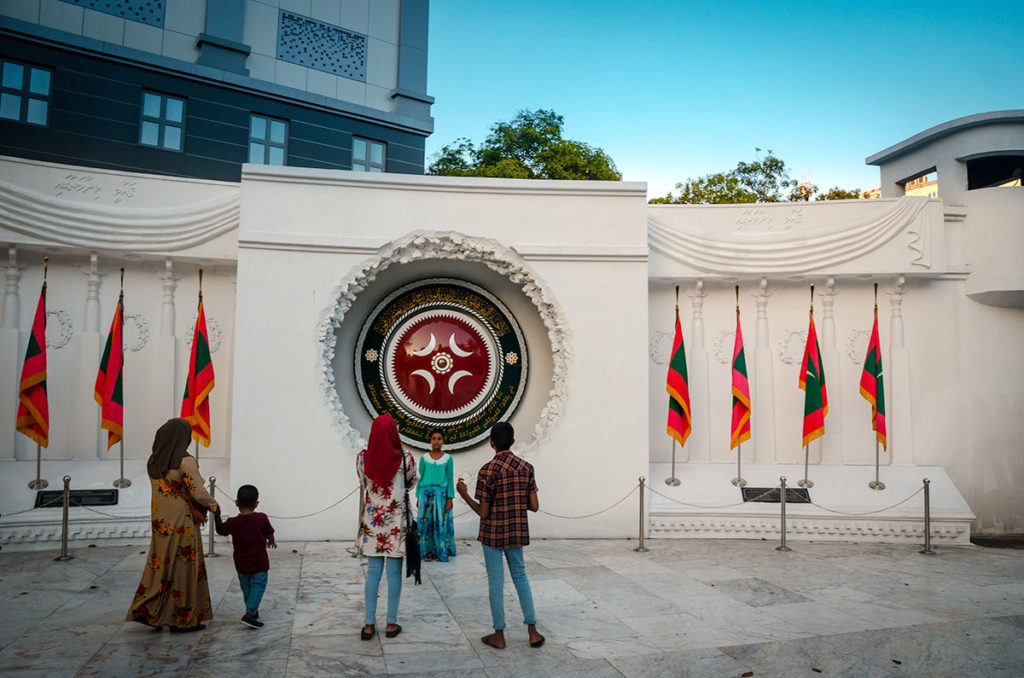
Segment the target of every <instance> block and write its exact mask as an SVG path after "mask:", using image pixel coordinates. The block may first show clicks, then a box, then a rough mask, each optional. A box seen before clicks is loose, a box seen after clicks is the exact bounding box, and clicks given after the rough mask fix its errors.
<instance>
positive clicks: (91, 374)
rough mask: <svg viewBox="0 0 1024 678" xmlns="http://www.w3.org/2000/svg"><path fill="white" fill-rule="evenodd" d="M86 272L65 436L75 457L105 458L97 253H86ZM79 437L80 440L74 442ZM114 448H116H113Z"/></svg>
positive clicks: (84, 270) (83, 271)
mask: <svg viewBox="0 0 1024 678" xmlns="http://www.w3.org/2000/svg"><path fill="white" fill-rule="evenodd" d="M82 273H83V274H85V281H86V292H85V304H84V307H83V313H82V329H81V331H80V332H76V333H75V340H74V341H75V349H74V350H75V354H74V355H75V359H74V362H73V363H72V364H73V365H74V368H73V371H74V375H73V381H72V391H71V393H72V397H71V402H72V403H74V406H73V407H72V408H71V412H70V413H69V415H70V418H69V421H68V437H67V440H68V441H71V442H72V444H73V445H74V447H73V448H72V449H71V450H70V452H71V455H72V457H73V458H74V459H96V458H100V459H107V458H110V455H108V454H107V432H106V431H105V430H102V429H100V408H99V405H97V404H96V400H95V398H94V392H95V390H96V374H97V372H98V371H99V367H100V358H101V357H102V356H103V342H104V341H105V340H106V334H105V332H106V330H107V329H109V327H107V328H105V329H104V330H102V332H104V333H103V334H101V330H100V327H101V324H100V272H99V256H98V255H97V254H96V253H95V252H93V253H91V254H90V255H89V264H88V265H87V266H85V267H83V268H82ZM75 441H81V442H75ZM113 452H115V453H116V452H117V448H116V447H115V448H114V449H113Z"/></svg>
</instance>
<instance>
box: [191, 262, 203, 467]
mask: <svg viewBox="0 0 1024 678" xmlns="http://www.w3.org/2000/svg"><path fill="white" fill-rule="evenodd" d="M202 305H203V269H201V268H200V269H199V303H198V305H197V306H196V324H197V325H198V324H199V311H198V309H199V307H200V306H202ZM195 334H196V333H195V331H194V330H193V332H192V341H195V340H196V337H195ZM194 397H195V396H193V398H194ZM193 402H195V401H193ZM192 414H193V416H194V415H195V412H194V411H193V412H192ZM191 423H192V422H189V424H191ZM195 443H196V444H195V448H196V453H195V458H196V464H198V463H199V441H198V440H196V441H195Z"/></svg>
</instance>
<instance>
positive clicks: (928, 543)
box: [920, 478, 935, 556]
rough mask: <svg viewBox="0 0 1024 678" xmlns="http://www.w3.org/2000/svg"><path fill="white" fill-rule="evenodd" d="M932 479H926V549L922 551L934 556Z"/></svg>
mask: <svg viewBox="0 0 1024 678" xmlns="http://www.w3.org/2000/svg"><path fill="white" fill-rule="evenodd" d="M930 485H931V481H930V480H928V479H927V478H925V479H924V550H923V551H920V553H923V554H925V555H926V556H934V555H935V551H933V550H932V502H931V494H930V492H929V486H930Z"/></svg>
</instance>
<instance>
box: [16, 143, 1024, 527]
mask: <svg viewBox="0 0 1024 678" xmlns="http://www.w3.org/2000/svg"><path fill="white" fill-rule="evenodd" d="M917 162H925V163H928V162H931V161H930V160H929V159H928V158H920V159H918V161H917ZM0 170H2V179H0V243H2V244H3V245H4V250H3V252H2V254H3V256H2V265H3V266H4V268H5V278H4V280H5V288H4V294H3V298H2V302H3V305H2V309H0V319H2V327H0V412H7V413H8V414H7V415H4V416H2V417H0V513H2V514H3V515H2V516H0V543H27V542H45V541H54V540H57V539H59V513H60V512H59V509H39V510H35V511H27V509H29V507H30V506H31V504H32V502H33V500H34V494H35V493H34V492H33V491H31V490H29V488H28V487H27V483H28V481H30V480H31V479H33V478H34V477H35V461H34V459H35V445H34V444H31V443H30V442H29V441H28V440H27V439H25V438H24V436H21V435H20V434H17V433H16V432H15V430H14V413H15V410H16V393H17V383H18V378H19V375H20V370H21V364H22V360H23V357H24V351H25V345H26V341H27V336H28V331H29V329H30V327H31V322H32V315H33V313H34V311H35V306H36V302H37V300H38V296H39V287H40V283H41V280H42V259H43V257H44V256H49V258H50V266H49V277H48V300H47V302H48V303H47V310H48V326H47V347H48V348H47V357H48V382H47V383H48V392H49V397H50V422H51V443H50V447H49V448H48V449H46V450H44V451H43V464H42V476H43V477H44V478H46V479H47V480H48V481H49V483H50V488H49V489H57V488H59V486H60V484H61V483H60V479H61V477H62V476H63V475H65V474H68V475H70V476H72V478H73V481H72V487H76V488H108V487H112V481H113V480H114V479H115V478H116V477H118V475H119V468H118V448H116V447H115V448H114V449H113V450H110V451H107V450H106V448H105V432H103V433H101V432H100V430H99V427H98V422H99V412H98V407H97V406H96V404H95V402H94V401H93V396H92V391H93V383H94V381H95V376H96V370H97V368H98V364H99V357H100V353H101V350H102V344H103V342H104V341H105V339H106V334H107V331H108V329H109V326H110V321H111V317H110V316H111V314H112V313H113V310H114V305H115V304H116V300H117V293H118V271H119V269H120V268H121V267H122V266H123V267H124V268H125V295H126V296H125V300H126V301H125V303H126V313H127V317H126V321H125V347H126V370H125V374H126V381H125V422H126V433H125V456H126V458H127V462H126V475H127V476H128V477H129V478H130V479H131V480H132V481H133V485H132V486H131V487H130V488H128V489H127V490H124V491H122V495H121V501H120V502H119V504H118V505H117V506H113V507H109V506H108V507H102V513H95V512H90V511H87V510H86V509H81V508H74V509H72V513H71V518H72V532H71V538H72V539H96V538H104V537H118V536H136V537H137V536H143V535H145V534H147V533H148V523H149V521H148V507H149V486H148V481H147V479H146V475H145V470H144V462H145V458H146V457H147V456H148V453H149V447H150V444H151V441H152V435H153V432H154V431H155V429H156V427H157V426H158V425H159V424H160V423H161V422H162V421H163V420H165V419H166V418H168V417H170V416H175V415H176V414H177V413H178V411H179V408H180V398H181V392H182V390H183V384H184V376H185V369H186V366H187V361H188V348H189V343H190V341H191V326H192V323H193V322H194V316H195V307H196V293H197V285H198V275H197V271H198V269H199V268H200V267H202V268H203V269H204V271H205V275H204V279H203V293H204V298H205V307H206V312H207V316H208V322H209V326H210V327H209V329H210V335H211V343H212V344H213V346H212V348H213V363H214V369H215V373H216V387H215V388H214V391H213V393H212V397H211V411H212V415H213V425H212V428H213V444H212V445H211V447H210V448H202V449H201V450H200V453H199V454H200V465H201V468H202V469H203V473H204V475H206V476H210V475H215V476H216V477H217V478H218V484H219V485H220V486H221V487H223V488H225V489H227V490H229V491H231V490H233V489H234V488H235V487H236V486H237V485H239V484H242V483H253V484H255V485H257V486H258V487H259V488H260V490H261V493H262V495H263V497H262V500H263V504H262V506H263V508H264V509H265V510H267V512H268V513H270V514H271V515H276V516H299V515H305V514H314V515H312V516H310V517H308V518H303V519H297V520H282V521H278V522H277V527H278V529H279V530H280V531H281V534H282V538H289V539H325V538H330V539H347V538H350V537H351V536H352V533H353V531H354V524H355V516H354V511H355V503H356V502H355V499H354V498H353V497H351V496H350V497H349V498H347V499H345V500H344V501H342V502H341V503H340V504H338V505H336V506H334V507H333V508H329V509H328V507H330V506H331V505H332V504H335V503H336V502H338V500H340V499H342V498H343V497H346V496H347V495H348V494H349V493H350V492H351V491H352V490H353V489H354V488H355V487H356V475H355V470H354V457H355V453H356V452H357V451H358V450H359V449H360V447H361V445H362V444H363V442H364V439H365V435H366V433H367V431H368V427H369V422H370V415H369V413H368V412H367V411H366V408H365V407H364V406H363V405H362V402H361V401H360V399H359V397H358V395H357V392H356V390H355V383H354V378H353V367H352V365H353V363H352V361H353V355H352V353H353V347H354V346H355V337H356V336H357V335H358V332H359V330H360V327H361V323H362V321H363V320H365V319H366V318H367V316H368V314H369V312H370V310H371V309H372V308H373V307H374V306H375V305H376V304H377V303H378V302H379V301H380V300H381V299H382V298H384V297H385V296H386V295H387V294H388V293H389V292H391V291H393V290H394V289H397V288H398V287H400V286H401V285H403V284H405V283H408V282H410V281H415V280H420V279H422V278H424V277H450V278H458V279H462V280H467V281H469V282H471V283H473V284H476V285H478V286H480V287H483V288H485V289H487V290H489V291H490V292H491V293H492V294H494V295H495V296H496V297H497V298H499V299H500V300H501V301H502V302H503V303H504V304H505V305H506V306H507V307H508V309H509V310H510V311H511V312H512V314H513V315H514V316H515V317H516V319H517V320H518V322H519V323H520V325H521V327H522V331H523V335H524V337H525V340H526V343H527V345H528V347H529V351H530V372H529V379H528V382H527V385H526V387H525V392H524V394H523V397H522V400H521V402H520V404H519V406H518V408H517V409H516V410H515V412H514V413H513V415H512V417H511V421H512V423H513V424H514V425H515V427H516V431H517V438H518V442H517V446H516V448H517V449H518V450H520V451H521V452H522V454H523V455H524V456H525V457H526V458H527V459H528V460H529V461H530V462H531V463H533V464H534V466H535V467H536V470H537V478H538V485H539V488H540V499H541V508H542V511H543V512H542V513H541V514H540V515H537V516H536V517H535V518H533V519H532V523H531V524H532V526H533V529H534V533H535V534H536V535H537V536H541V537H543V536H550V537H556V536H561V537H565V536H568V537H574V536H575V537H590V536H607V537H623V536H630V535H635V534H636V530H637V510H638V509H637V503H636V499H637V497H636V494H633V495H632V496H631V497H630V498H629V499H628V500H627V501H624V502H622V503H621V504H618V505H615V506H614V507H613V508H611V509H610V510H608V511H606V512H603V513H600V514H599V515H596V516H593V517H589V518H580V516H585V515H588V514H592V513H595V512H598V511H602V510H603V509H606V508H609V507H612V506H613V505H614V504H615V502H617V501H618V500H620V499H621V498H622V497H623V496H624V495H626V494H627V493H628V492H629V491H630V490H631V489H632V488H633V487H634V486H635V485H636V482H637V478H638V477H639V476H646V477H647V479H648V481H649V482H650V484H651V485H650V486H651V489H652V491H653V493H652V494H651V495H650V496H649V497H648V498H649V499H650V504H649V506H648V512H649V528H650V534H651V535H655V536H718V537H768V538H774V537H775V535H777V529H778V505H777V504H758V505H742V503H741V502H739V491H738V490H737V489H736V488H735V487H733V486H732V484H731V483H730V482H729V481H730V479H731V478H733V477H734V476H735V475H736V473H737V469H736V453H735V451H730V450H729V449H728V430H729V408H730V394H729V386H730V369H731V358H732V342H733V332H734V329H735V303H736V302H735V292H734V286H735V285H736V284H737V282H738V283H739V284H740V307H741V312H742V321H743V333H744V339H745V349H746V358H747V365H748V375H749V378H750V386H751V398H752V401H753V414H752V427H751V428H752V438H751V440H750V441H748V442H747V443H744V444H743V447H742V461H743V466H742V471H741V473H742V475H743V476H744V477H745V478H746V479H747V480H748V481H749V483H750V484H751V485H752V486H762V487H773V486H774V485H775V484H777V483H778V479H779V477H780V476H782V475H785V476H786V477H787V479H788V482H789V484H790V486H791V487H792V486H793V485H794V484H795V482H796V481H797V480H799V479H800V478H802V477H803V474H804V466H803V462H804V452H803V449H802V448H801V447H800V430H801V428H800V427H801V418H802V402H803V401H802V397H803V393H802V392H801V391H799V390H798V389H797V380H798V370H799V365H800V360H801V357H802V351H803V346H804V340H805V338H806V334H805V333H806V330H807V311H808V302H809V285H810V284H811V283H812V282H813V283H815V304H814V311H815V322H816V326H817V330H818V335H819V341H820V343H821V349H822V356H823V363H824V366H825V374H826V383H827V388H828V394H829V404H830V411H829V415H828V417H827V419H826V433H825V436H824V437H823V438H822V439H820V440H819V441H816V442H815V443H813V444H812V445H811V447H810V450H809V452H810V455H809V462H810V463H809V467H808V477H809V478H810V479H812V480H813V481H814V483H815V485H814V487H813V488H811V498H812V501H814V502H815V504H816V505H811V506H807V505H804V506H802V507H799V506H796V507H791V512H792V515H791V529H792V531H793V532H794V533H795V534H792V535H791V536H794V537H796V538H801V537H803V538H814V539H855V540H873V541H878V540H892V541H908V540H919V539H920V538H921V536H922V525H921V512H922V505H921V497H920V495H917V496H915V497H913V498H912V500H911V501H907V502H905V503H904V504H903V505H901V506H898V507H895V508H893V509H887V508H886V507H889V506H892V505H894V504H897V503H898V502H900V501H901V500H903V499H904V498H906V497H908V496H909V495H911V494H913V493H914V492H916V491H917V490H918V489H920V487H921V480H922V478H923V477H929V478H930V479H931V481H932V502H933V507H932V512H933V517H934V518H935V519H936V525H935V534H934V536H935V538H936V540H937V541H938V542H942V541H945V542H947V543H964V542H966V540H967V538H968V536H969V534H970V532H971V531H974V532H975V533H985V534H1006V533H1020V532H1022V531H1024V499H1022V497H1024V495H1022V494H1021V493H1020V491H1019V488H1020V486H1021V484H1022V482H1024V455H1022V454H1021V450H1020V441H1021V440H1022V439H1024V417H1022V414H1024V386H1022V385H1021V384H1024V361H1022V360H1021V358H1020V355H1019V347H1020V345H1021V343H1022V339H1024V314H1022V312H1021V310H1020V308H1017V307H1014V306H1015V303H1014V299H1016V296H1015V295H1019V294H1020V291H1019V290H1016V287H1017V286H1018V285H1017V283H1016V282H1015V280H1016V278H1014V274H1013V271H1014V265H1013V263H1012V260H1014V259H1016V258H1019V248H1018V247H1017V243H1019V233H1020V232H1024V189H1020V188H1009V189H997V188H991V189H980V190H975V191H971V192H969V193H967V192H966V191H961V192H959V193H958V192H956V191H952V190H951V189H949V183H948V182H947V186H946V188H947V191H946V192H944V193H943V195H944V196H947V197H945V198H944V199H931V200H929V199H925V198H906V197H905V198H900V197H891V198H886V199H882V200H871V201H846V202H838V203H811V204H804V205H793V204H780V205H753V206H713V207H712V206H692V207H686V206H666V207H660V206H659V207H652V206H648V205H647V204H646V198H645V195H644V194H645V187H644V185H643V184H634V183H605V182H586V183H585V182H548V181H530V182H527V181H518V180H485V179H465V178H449V177H413V176H403V175H393V174H384V175H381V174H378V175H365V174H358V173H350V172H325V171H319V170H309V169H299V168H266V167H258V166H246V167H245V169H244V172H243V178H242V181H241V184H240V185H239V184H232V183H220V182H209V181H197V180H185V179H175V178H168V177H156V176H145V175H138V174H131V173H125V172H115V171H105V170H94V169H83V168H74V167H67V166H60V165H52V164H48V163H42V162H32V161H25V160H20V159H14V158H2V159H0ZM941 183H942V177H941V176H940V185H941ZM948 196H952V197H948ZM953 200H955V201H956V202H950V201H953ZM999 243H1003V244H1004V247H1002V248H1000V247H999V246H998V244H999ZM986 272H989V273H988V274H987V273H986ZM972 280H973V281H975V282H973V283H972ZM875 281H877V282H878V283H879V295H878V306H879V323H880V332H881V342H882V350H883V353H884V360H885V362H884V368H885V373H884V376H885V388H886V392H885V396H886V415H887V424H888V428H889V449H888V451H886V452H883V453H882V454H881V457H880V458H881V468H880V475H881V479H882V480H883V481H884V482H885V483H886V485H887V487H886V489H885V490H884V491H872V490H870V489H868V487H867V483H868V481H870V480H872V479H873V478H874V471H875V469H874V454H875V450H874V444H873V435H872V432H871V431H870V428H869V420H868V415H869V409H870V408H869V406H868V404H867V402H866V401H865V400H864V399H863V398H862V397H861V396H860V395H859V391H858V383H859V379H860V373H861V366H862V364H863V359H864V352H865V350H866V346H867V338H868V332H869V331H870V329H871V322H872V283H873V282H875ZM979 281H980V282H979ZM1007 281H1009V282H1007ZM677 283H678V284H679V285H680V292H679V306H680V317H681V320H682V326H683V330H684V335H685V341H686V347H687V358H688V371H689V379H690V381H689V383H690V394H691V400H692V411H693V414H694V428H693V433H692V435H691V437H690V439H689V440H688V442H687V444H686V446H685V447H683V448H680V449H677V450H676V466H675V475H676V477H678V478H679V479H680V481H681V484H680V485H679V486H678V487H670V486H668V485H666V484H665V482H664V481H665V479H666V478H667V477H668V476H669V475H670V473H671V471H672V469H671V466H670V460H671V449H672V446H671V439H670V438H669V437H668V436H667V435H666V433H665V422H666V415H667V398H668V396H667V394H666V392H665V389H664V385H665V375H666V370H667V361H668V357H669V352H670V351H671V341H672V329H673V321H674V315H673V304H674V285H675V284H677ZM971 295H973V297H972V296H971ZM979 302H983V303H979ZM990 303H999V304H1000V305H998V306H997V305H989V304H990ZM490 454H491V452H490V449H489V448H488V447H486V446H482V445H478V446H476V447H473V448H470V449H467V450H464V451H459V452H456V453H455V457H456V473H457V475H460V476H465V477H467V478H468V479H469V480H470V484H471V485H472V480H473V478H474V473H475V471H476V469H477V468H479V466H480V465H481V464H482V463H484V461H486V460H487V459H488V458H489V457H490ZM221 498H222V499H223V496H222V497H221ZM322 509H328V510H322ZM829 509H834V510H832V511H830V510H829ZM466 510H467V509H466V507H465V506H464V505H463V504H462V502H461V501H458V500H457V501H456V513H457V514H458V515H459V516H460V517H459V518H458V520H457V531H458V534H459V535H460V537H471V536H472V535H473V534H474V533H475V520H474V519H473V516H472V514H467V513H466ZM21 511H25V512H24V513H19V512H21Z"/></svg>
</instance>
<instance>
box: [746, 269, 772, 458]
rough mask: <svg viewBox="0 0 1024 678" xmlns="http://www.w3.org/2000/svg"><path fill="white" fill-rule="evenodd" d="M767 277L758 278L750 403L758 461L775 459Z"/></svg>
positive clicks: (751, 438)
mask: <svg viewBox="0 0 1024 678" xmlns="http://www.w3.org/2000/svg"><path fill="white" fill-rule="evenodd" d="M771 295H772V293H771V290H769V289H768V279H767V278H761V283H760V285H759V286H758V292H757V294H756V295H754V303H755V304H757V319H756V324H755V329H754V393H753V394H752V396H751V397H752V399H753V400H752V402H751V403H750V407H751V412H750V418H751V420H752V421H751V423H752V426H751V436H750V442H751V443H753V445H752V447H753V450H754V459H755V460H756V461H758V462H760V463H771V462H774V461H776V450H775V398H774V396H773V390H774V388H775V368H774V365H773V364H772V348H771V334H770V332H769V329H768V297H770V296H771Z"/></svg>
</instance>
